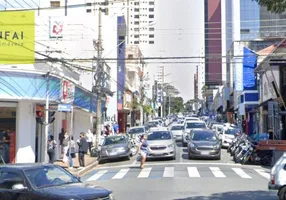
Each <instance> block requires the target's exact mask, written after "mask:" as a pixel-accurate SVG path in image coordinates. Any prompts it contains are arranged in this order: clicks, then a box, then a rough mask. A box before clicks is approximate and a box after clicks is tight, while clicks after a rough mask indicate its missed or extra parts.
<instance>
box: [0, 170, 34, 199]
mask: <svg viewBox="0 0 286 200" xmlns="http://www.w3.org/2000/svg"><path fill="white" fill-rule="evenodd" d="M15 184H23V186H24V187H27V184H26V181H25V179H24V177H23V175H22V174H21V172H19V171H16V170H12V169H7V168H4V169H1V171H0V199H5V200H30V192H29V189H28V188H25V189H22V190H16V189H15V187H13V186H15Z"/></svg>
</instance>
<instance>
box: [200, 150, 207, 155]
mask: <svg viewBox="0 0 286 200" xmlns="http://www.w3.org/2000/svg"><path fill="white" fill-rule="evenodd" d="M201 154H202V155H209V152H207V151H202V152H201Z"/></svg>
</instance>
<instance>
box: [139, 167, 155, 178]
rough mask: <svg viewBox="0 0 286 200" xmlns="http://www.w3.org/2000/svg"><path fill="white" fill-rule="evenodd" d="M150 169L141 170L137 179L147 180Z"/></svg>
mask: <svg viewBox="0 0 286 200" xmlns="http://www.w3.org/2000/svg"><path fill="white" fill-rule="evenodd" d="M151 169H152V168H151V167H148V168H144V169H142V170H141V172H140V174H139V175H138V178H148V176H149V174H150V172H151Z"/></svg>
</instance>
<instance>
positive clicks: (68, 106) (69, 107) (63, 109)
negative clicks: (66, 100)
mask: <svg viewBox="0 0 286 200" xmlns="http://www.w3.org/2000/svg"><path fill="white" fill-rule="evenodd" d="M58 111H59V112H71V111H72V105H71V104H59V105H58Z"/></svg>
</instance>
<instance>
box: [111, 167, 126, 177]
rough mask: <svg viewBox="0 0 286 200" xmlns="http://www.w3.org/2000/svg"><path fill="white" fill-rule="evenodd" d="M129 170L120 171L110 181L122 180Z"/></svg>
mask: <svg viewBox="0 0 286 200" xmlns="http://www.w3.org/2000/svg"><path fill="white" fill-rule="evenodd" d="M129 170H130V169H121V170H120V171H119V172H118V173H117V174H116V175H115V176H113V177H112V179H122V178H123V177H124V176H125V175H126V174H127V173H128V172H129Z"/></svg>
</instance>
